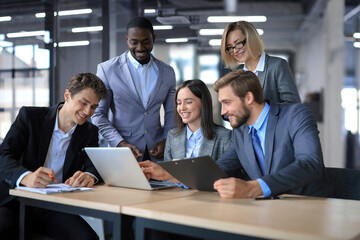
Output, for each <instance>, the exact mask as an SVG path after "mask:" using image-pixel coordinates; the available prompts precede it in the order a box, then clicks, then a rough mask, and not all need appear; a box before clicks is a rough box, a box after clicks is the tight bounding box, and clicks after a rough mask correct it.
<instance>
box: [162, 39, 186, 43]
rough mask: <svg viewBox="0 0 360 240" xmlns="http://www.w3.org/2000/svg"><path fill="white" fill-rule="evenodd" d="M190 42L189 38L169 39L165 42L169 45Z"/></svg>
mask: <svg viewBox="0 0 360 240" xmlns="http://www.w3.org/2000/svg"><path fill="white" fill-rule="evenodd" d="M188 41H189V40H188V39H187V38H167V39H165V42H167V43H182V42H188Z"/></svg>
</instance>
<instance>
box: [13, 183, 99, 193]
mask: <svg viewBox="0 0 360 240" xmlns="http://www.w3.org/2000/svg"><path fill="white" fill-rule="evenodd" d="M15 189H19V190H25V191H30V192H36V193H42V194H52V193H61V192H74V191H91V190H93V189H92V188H88V187H71V186H70V185H67V184H64V183H58V184H49V185H47V186H46V188H32V187H16V188H15Z"/></svg>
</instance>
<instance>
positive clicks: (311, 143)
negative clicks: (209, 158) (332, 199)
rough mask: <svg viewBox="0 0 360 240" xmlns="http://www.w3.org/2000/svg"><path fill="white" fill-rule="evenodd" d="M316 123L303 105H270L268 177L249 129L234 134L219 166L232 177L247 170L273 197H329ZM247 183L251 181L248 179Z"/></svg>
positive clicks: (266, 154)
mask: <svg viewBox="0 0 360 240" xmlns="http://www.w3.org/2000/svg"><path fill="white" fill-rule="evenodd" d="M318 133H319V132H318V129H317V125H316V122H315V120H314V118H313V116H312V113H311V112H310V110H309V109H308V108H307V107H306V106H305V105H303V104H301V103H298V104H282V105H271V107H270V111H269V118H268V122H267V128H266V135H265V176H262V173H261V170H260V167H259V165H258V163H257V161H256V158H255V153H254V149H253V145H252V139H251V133H249V127H248V126H247V125H245V124H244V125H243V126H241V127H240V128H238V129H234V130H233V132H232V138H231V144H230V147H229V148H228V149H227V150H226V151H225V153H224V154H223V156H222V157H221V158H220V159H219V160H218V161H217V162H216V163H217V164H218V165H219V166H220V167H221V168H222V169H223V170H225V171H226V172H228V174H229V175H230V176H236V171H238V172H239V171H241V168H243V169H244V170H245V172H246V173H247V175H248V177H249V179H258V178H261V179H262V180H264V181H265V183H266V184H267V185H268V186H269V188H270V190H271V194H272V195H278V194H282V193H290V194H299V195H309V196H320V197H329V196H331V193H332V189H331V187H330V185H329V181H328V178H327V175H326V171H325V167H324V163H323V157H322V152H321V145H320V140H319V136H318ZM246 180H248V179H246Z"/></svg>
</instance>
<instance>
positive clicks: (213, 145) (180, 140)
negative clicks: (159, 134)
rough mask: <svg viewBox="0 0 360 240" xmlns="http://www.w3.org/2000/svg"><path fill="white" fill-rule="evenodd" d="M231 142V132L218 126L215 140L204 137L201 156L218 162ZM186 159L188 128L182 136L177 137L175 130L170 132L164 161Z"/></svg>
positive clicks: (184, 129)
mask: <svg viewBox="0 0 360 240" xmlns="http://www.w3.org/2000/svg"><path fill="white" fill-rule="evenodd" d="M229 142H230V130H228V129H226V128H224V127H222V126H216V128H215V134H214V137H213V139H206V138H205V137H203V140H202V143H201V146H200V150H199V157H200V156H207V155H208V156H210V157H211V158H212V160H214V161H217V160H218V159H219V158H220V156H221V155H222V154H223V153H224V152H225V150H226V149H227V148H228V146H229ZM185 157H186V127H184V128H183V131H182V132H181V134H180V135H175V129H172V130H170V131H169V133H168V136H167V138H166V145H165V152H164V161H172V160H173V159H183V158H185Z"/></svg>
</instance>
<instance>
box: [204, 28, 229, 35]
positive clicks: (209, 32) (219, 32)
mask: <svg viewBox="0 0 360 240" xmlns="http://www.w3.org/2000/svg"><path fill="white" fill-rule="evenodd" d="M223 32H224V29H223V28H221V29H219V28H218V29H200V31H199V34H200V35H203V36H207V35H222V34H223Z"/></svg>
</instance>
